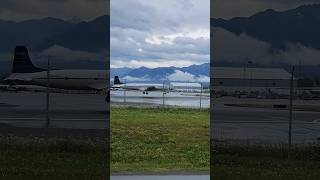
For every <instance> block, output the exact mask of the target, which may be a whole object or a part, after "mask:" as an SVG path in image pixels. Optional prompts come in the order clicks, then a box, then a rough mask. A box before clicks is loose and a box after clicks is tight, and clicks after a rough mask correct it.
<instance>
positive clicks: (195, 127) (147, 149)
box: [111, 107, 210, 173]
mask: <svg viewBox="0 0 320 180" xmlns="http://www.w3.org/2000/svg"><path fill="white" fill-rule="evenodd" d="M111 119H112V121H111V155H112V157H111V171H112V173H123V172H134V173H139V172H142V173H166V172H168V173H170V172H187V171H188V172H189V171H195V172H199V171H209V167H210V127H209V124H210V123H209V110H202V111H199V109H181V108H134V107H112V108H111Z"/></svg>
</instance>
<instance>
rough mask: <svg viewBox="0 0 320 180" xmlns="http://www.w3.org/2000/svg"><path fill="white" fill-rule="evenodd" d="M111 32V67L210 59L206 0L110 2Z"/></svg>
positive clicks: (151, 66) (170, 63)
mask: <svg viewBox="0 0 320 180" xmlns="http://www.w3.org/2000/svg"><path fill="white" fill-rule="evenodd" d="M127 9H130V11H128V10H127ZM110 34H111V39H110V44H111V46H110V48H111V51H110V55H111V67H141V66H146V67H150V68H154V67H168V66H179V67H182V66H187V65H192V64H201V63H206V62H209V60H210V48H209V47H210V38H209V37H210V22H209V0H200V1H199V0H184V1H182V0H164V1H162V3H158V2H156V1H148V0H119V1H111V28H110ZM183 64H184V65H183Z"/></svg>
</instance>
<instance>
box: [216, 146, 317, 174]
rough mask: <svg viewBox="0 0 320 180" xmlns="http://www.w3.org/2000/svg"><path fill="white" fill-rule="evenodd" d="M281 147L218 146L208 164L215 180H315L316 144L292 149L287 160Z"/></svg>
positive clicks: (285, 150) (285, 151)
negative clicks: (210, 164)
mask: <svg viewBox="0 0 320 180" xmlns="http://www.w3.org/2000/svg"><path fill="white" fill-rule="evenodd" d="M287 157H288V156H287V149H286V146H284V145H278V146H275V145H245V144H233V145H230V144H229V145H227V144H219V143H218V146H217V152H216V159H215V160H214V162H212V164H213V166H212V179H214V180H215V179H217V180H230V179H232V180H256V179H259V180H270V179H272V180H319V179H320V145H319V144H318V145H317V144H313V145H307V146H299V147H294V148H293V150H292V153H291V156H290V160H288V159H287Z"/></svg>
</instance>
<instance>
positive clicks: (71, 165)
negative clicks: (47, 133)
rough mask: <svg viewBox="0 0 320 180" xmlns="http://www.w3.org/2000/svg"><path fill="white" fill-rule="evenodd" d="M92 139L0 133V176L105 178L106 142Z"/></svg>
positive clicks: (5, 178) (35, 179)
mask: <svg viewBox="0 0 320 180" xmlns="http://www.w3.org/2000/svg"><path fill="white" fill-rule="evenodd" d="M96 139H99V138H95V140H93V139H91V138H87V139H86V138H83V137H82V138H79V139H77V138H73V137H72V138H70V137H69V138H61V137H59V138H57V137H46V138H44V137H36V136H34V135H32V136H16V135H2V136H0V179H1V180H2V179H4V180H7V179H8V180H11V179H17V180H19V179H30V180H38V179H39V180H42V179H49V180H51V179H52V180H55V179H68V180H71V179H77V180H78V179H83V180H87V179H105V178H106V177H107V176H108V175H109V173H108V166H109V165H108V159H107V153H106V146H105V144H106V143H105V142H102V140H103V138H100V140H101V141H96Z"/></svg>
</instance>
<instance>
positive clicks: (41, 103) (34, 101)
mask: <svg viewBox="0 0 320 180" xmlns="http://www.w3.org/2000/svg"><path fill="white" fill-rule="evenodd" d="M107 106H108V105H107V103H106V101H105V96H104V95H99V94H62V93H52V94H50V113H49V115H50V127H52V128H72V129H106V128H107V124H108V123H107V117H108V111H107V110H108V107H107ZM46 114H47V113H46V94H45V93H32V92H19V93H13V92H1V93H0V123H5V124H8V125H12V126H15V127H28V128H42V127H45V124H46Z"/></svg>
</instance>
